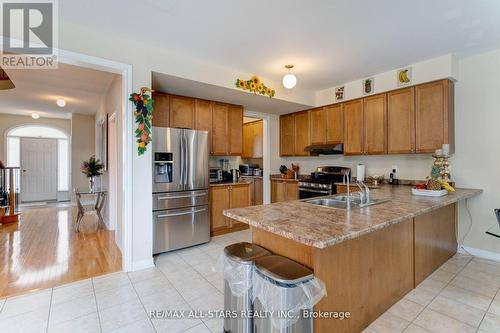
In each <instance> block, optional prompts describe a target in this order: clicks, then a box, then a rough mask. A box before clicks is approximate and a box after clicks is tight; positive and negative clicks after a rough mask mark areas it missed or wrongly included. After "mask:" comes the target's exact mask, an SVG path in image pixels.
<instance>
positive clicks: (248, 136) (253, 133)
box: [241, 120, 263, 158]
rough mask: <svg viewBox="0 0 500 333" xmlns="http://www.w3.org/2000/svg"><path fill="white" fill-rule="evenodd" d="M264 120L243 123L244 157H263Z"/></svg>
mask: <svg viewBox="0 0 500 333" xmlns="http://www.w3.org/2000/svg"><path fill="white" fill-rule="evenodd" d="M262 136H263V130H262V120H258V121H252V122H250V123H246V124H243V154H242V155H241V157H243V158H262V156H263V155H262Z"/></svg>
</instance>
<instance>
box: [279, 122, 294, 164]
mask: <svg viewBox="0 0 500 333" xmlns="http://www.w3.org/2000/svg"><path fill="white" fill-rule="evenodd" d="M294 147H295V119H294V116H293V113H292V114H287V115H283V116H280V156H293V154H294Z"/></svg>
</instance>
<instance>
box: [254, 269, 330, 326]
mask: <svg viewBox="0 0 500 333" xmlns="http://www.w3.org/2000/svg"><path fill="white" fill-rule="evenodd" d="M324 296H326V287H325V284H324V283H323V281H321V280H320V279H318V278H312V279H311V280H308V281H306V282H303V283H299V284H297V285H287V284H283V283H279V282H276V281H273V280H271V279H269V278H267V277H265V276H263V275H261V274H260V273H258V272H257V271H256V270H255V271H254V273H253V301H254V303H256V302H257V301H259V302H260V304H262V308H263V310H264V311H265V312H266V313H268V314H270V318H271V323H272V325H273V327H274V328H276V329H279V330H282V329H285V328H287V327H290V326H292V325H293V324H295V323H296V322H297V321H298V320H299V319H300V318H301V317H302V313H303V312H302V311H304V310H312V309H313V307H314V305H316V304H317V303H318V302H319V301H320V300H321V299H322V298H323V297H324Z"/></svg>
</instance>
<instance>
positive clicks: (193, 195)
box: [156, 192, 207, 201]
mask: <svg viewBox="0 0 500 333" xmlns="http://www.w3.org/2000/svg"><path fill="white" fill-rule="evenodd" d="M206 195H207V192H203V193H195V194H187V195H176V196H172V197H158V198H157V199H156V200H158V201H162V200H169V199H183V198H193V197H203V196H206Z"/></svg>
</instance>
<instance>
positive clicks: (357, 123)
mask: <svg viewBox="0 0 500 333" xmlns="http://www.w3.org/2000/svg"><path fill="white" fill-rule="evenodd" d="M363 153H364V144H363V100H362V99H357V100H354V101H350V102H346V103H344V154H345V155H361V154H363Z"/></svg>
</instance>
